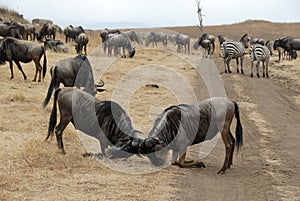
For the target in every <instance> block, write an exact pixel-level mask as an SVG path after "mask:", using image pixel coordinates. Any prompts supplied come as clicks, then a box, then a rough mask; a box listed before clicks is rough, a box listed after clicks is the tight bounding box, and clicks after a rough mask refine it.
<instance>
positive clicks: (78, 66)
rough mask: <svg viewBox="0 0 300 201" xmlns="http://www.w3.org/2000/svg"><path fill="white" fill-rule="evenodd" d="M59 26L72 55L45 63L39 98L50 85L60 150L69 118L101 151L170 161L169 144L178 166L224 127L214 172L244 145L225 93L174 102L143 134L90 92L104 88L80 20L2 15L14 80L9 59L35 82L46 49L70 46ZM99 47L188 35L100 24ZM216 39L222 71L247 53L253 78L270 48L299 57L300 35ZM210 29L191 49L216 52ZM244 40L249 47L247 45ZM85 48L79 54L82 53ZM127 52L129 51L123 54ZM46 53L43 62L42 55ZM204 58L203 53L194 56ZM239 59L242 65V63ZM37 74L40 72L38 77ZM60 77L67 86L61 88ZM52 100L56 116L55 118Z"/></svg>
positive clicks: (0, 46)
mask: <svg viewBox="0 0 300 201" xmlns="http://www.w3.org/2000/svg"><path fill="white" fill-rule="evenodd" d="M57 32H59V33H61V34H62V33H64V35H65V43H73V44H74V46H75V50H76V52H77V56H75V57H71V58H67V59H63V60H60V61H57V62H56V63H55V64H54V65H53V66H52V67H51V69H50V74H51V83H50V84H49V89H48V92H47V93H46V98H45V101H44V103H43V107H44V108H45V107H46V106H47V104H48V103H49V101H50V99H51V96H52V94H53V91H54V95H53V96H54V98H53V99H54V100H53V107H52V111H51V114H50V119H49V127H48V135H47V138H46V139H48V138H49V136H51V135H53V133H54V131H55V135H56V139H57V144H58V149H59V151H60V152H61V153H63V154H65V153H66V152H65V149H64V145H63V140H62V134H63V131H64V129H65V128H66V126H67V125H68V124H69V123H70V122H72V124H73V125H74V127H75V128H76V129H78V130H80V131H82V132H83V133H85V134H87V135H90V136H92V137H94V138H96V139H98V140H99V143H100V147H101V155H102V156H103V157H108V158H111V159H114V158H127V157H130V156H132V155H139V156H146V157H147V158H149V159H150V161H151V162H152V164H154V165H155V166H162V165H164V164H165V162H166V161H167V155H168V152H169V150H172V164H173V165H178V166H180V167H205V165H204V164H203V163H202V162H200V161H186V160H185V156H186V151H187V148H188V146H191V145H193V144H198V143H201V142H204V141H206V140H210V139H212V138H213V137H215V136H216V135H217V134H218V133H219V132H220V133H221V136H222V139H223V142H224V144H225V150H226V151H225V160H224V164H223V166H222V168H221V169H220V170H219V172H218V173H224V172H225V171H226V170H227V169H229V168H230V166H231V165H232V161H233V152H234V149H235V146H237V149H239V148H241V146H242V144H243V128H242V124H241V121H240V113H239V107H238V105H237V103H236V102H234V101H233V100H231V99H228V98H221V97H214V98H210V99H207V100H204V101H202V102H199V103H198V104H197V105H188V104H179V105H173V106H170V107H168V108H166V109H165V110H164V111H163V112H162V113H161V114H160V115H159V116H158V117H157V119H156V120H155V121H154V124H153V128H152V129H151V130H150V132H149V134H148V137H146V138H141V137H139V136H138V134H139V133H140V132H141V131H138V130H136V129H134V128H133V126H132V122H131V119H130V117H129V116H128V115H127V113H126V111H125V110H124V109H123V108H122V107H121V106H120V105H119V104H118V103H116V102H114V101H109V100H107V101H103V100H99V99H98V98H96V97H95V95H96V93H97V91H100V92H101V91H102V90H103V88H102V87H103V86H104V82H103V81H102V80H100V81H99V83H97V84H95V81H94V77H93V72H92V66H91V64H90V62H89V59H88V57H87V56H86V55H87V44H88V42H89V38H88V36H89V34H88V33H89V32H90V31H89V30H85V29H83V28H82V27H81V26H78V27H75V26H72V25H69V26H67V27H65V28H64V29H61V28H60V27H59V26H57V25H55V24H53V22H52V21H50V20H42V19H34V20H32V23H31V24H21V23H19V22H16V21H13V20H7V19H0V36H1V37H2V38H1V39H0V62H1V63H2V64H3V63H5V62H9V67H10V70H11V79H13V78H14V74H13V62H14V63H15V64H16V65H17V67H18V69H19V70H20V71H21V72H22V74H23V77H24V79H25V80H26V79H27V77H26V74H25V73H24V71H23V69H22V66H21V64H20V62H22V63H28V62H31V61H33V62H34V64H35V67H36V74H35V76H34V79H33V81H36V80H38V81H41V80H42V77H43V78H44V77H45V75H46V72H47V58H46V50H47V51H48V50H49V51H50V50H52V51H56V52H63V53H68V51H69V50H68V48H67V47H66V46H65V44H64V42H62V41H60V40H57V39H56V38H55V36H56V33H57ZM99 37H101V39H102V47H103V51H104V52H105V53H107V54H108V56H119V55H121V56H122V57H127V56H129V57H130V58H132V57H134V55H135V47H134V45H135V44H139V45H143V44H144V45H145V46H146V47H148V46H149V45H150V44H151V45H152V46H153V47H157V46H158V44H159V43H161V45H162V46H167V45H168V43H170V42H171V43H173V44H175V45H176V51H177V52H179V53H186V54H190V43H191V39H190V37H189V36H188V35H185V34H181V33H175V34H169V35H168V34H166V33H165V32H163V31H149V32H137V31H124V32H123V31H120V30H109V29H104V30H102V31H101V32H100V36H99ZM218 39H219V43H220V53H219V56H220V57H221V58H222V59H223V61H224V66H225V72H226V73H227V72H228V73H231V70H230V61H231V60H232V59H236V61H237V72H238V73H239V72H241V73H244V70H243V59H244V56H245V55H246V54H249V55H250V61H251V77H253V65H254V62H255V61H256V68H257V77H259V76H260V75H259V71H258V70H259V65H260V63H261V62H262V64H263V76H264V77H268V63H269V60H270V56H271V55H272V51H273V50H278V52H279V60H280V59H281V57H282V55H283V54H284V55H285V56H286V57H288V58H289V59H296V58H297V52H296V51H298V50H300V39H295V38H293V37H284V38H280V39H276V40H275V41H265V40H264V39H261V38H254V37H250V36H248V34H244V35H243V36H242V37H241V40H240V41H233V40H230V39H226V38H224V37H223V36H221V35H219V36H218ZM215 42H216V41H215V36H213V35H210V34H207V33H203V34H201V35H200V37H199V39H198V40H197V41H196V42H195V43H194V44H193V47H194V49H198V48H199V47H201V48H202V50H203V57H209V58H210V57H211V54H213V53H214V51H215V47H216V44H215ZM249 43H250V45H251V47H250V48H249V50H247V48H248V47H249ZM83 51H84V54H82V53H83ZM126 51H127V52H128V54H126ZM42 57H43V65H41V64H40V60H41V58H42ZM199 59H201V58H199ZM239 61H240V68H239ZM37 76H38V78H37ZM60 83H62V84H63V85H64V87H61V88H60ZM57 105H58V106H59V112H60V122H59V123H58V124H57ZM234 117H235V118H236V122H237V123H236V131H235V138H234V137H233V135H232V133H231V131H230V125H231V123H232V120H233V118H234Z"/></svg>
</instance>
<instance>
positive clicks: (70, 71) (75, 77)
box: [43, 54, 104, 108]
mask: <svg viewBox="0 0 300 201" xmlns="http://www.w3.org/2000/svg"><path fill="white" fill-rule="evenodd" d="M50 73H51V82H50V85H49V88H48V92H47V96H46V98H45V101H44V103H43V107H44V108H45V107H46V106H47V104H48V103H49V100H50V97H51V94H52V92H53V89H58V88H59V85H60V83H62V84H63V85H64V86H65V87H73V86H75V87H78V88H80V87H84V91H86V92H87V93H89V94H91V95H92V96H95V95H96V93H97V90H96V88H97V87H102V86H104V82H103V81H102V80H100V84H94V82H95V81H94V76H93V71H92V66H91V64H90V62H89V60H88V58H87V57H86V56H84V55H82V54H80V55H77V56H76V57H72V58H67V59H63V60H60V61H58V62H56V63H55V64H54V65H53V66H52V67H51V69H50Z"/></svg>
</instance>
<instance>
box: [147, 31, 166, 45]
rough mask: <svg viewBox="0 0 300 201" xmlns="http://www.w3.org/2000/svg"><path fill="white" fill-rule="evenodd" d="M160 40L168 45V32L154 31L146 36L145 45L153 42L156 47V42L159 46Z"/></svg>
mask: <svg viewBox="0 0 300 201" xmlns="http://www.w3.org/2000/svg"><path fill="white" fill-rule="evenodd" d="M159 42H161V43H162V44H163V46H164V47H165V46H167V45H168V36H167V34H165V33H164V32H161V31H152V32H150V34H149V35H148V36H147V38H146V41H145V46H146V47H148V46H149V44H150V43H152V47H154V44H155V46H156V47H157V43H159Z"/></svg>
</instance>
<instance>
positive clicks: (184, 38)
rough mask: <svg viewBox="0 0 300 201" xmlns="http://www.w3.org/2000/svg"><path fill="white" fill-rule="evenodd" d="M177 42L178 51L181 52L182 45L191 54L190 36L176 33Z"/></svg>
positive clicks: (185, 51)
mask: <svg viewBox="0 0 300 201" xmlns="http://www.w3.org/2000/svg"><path fill="white" fill-rule="evenodd" d="M175 44H176V45H177V52H181V48H182V46H183V47H184V53H188V54H190V37H189V36H188V35H185V34H176V36H175Z"/></svg>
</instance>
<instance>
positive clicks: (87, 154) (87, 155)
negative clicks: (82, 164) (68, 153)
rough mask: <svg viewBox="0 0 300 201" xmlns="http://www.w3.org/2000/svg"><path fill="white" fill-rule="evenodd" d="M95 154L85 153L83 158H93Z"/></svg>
mask: <svg viewBox="0 0 300 201" xmlns="http://www.w3.org/2000/svg"><path fill="white" fill-rule="evenodd" d="M92 155H93V154H92V153H89V152H85V153H84V154H82V156H83V157H91V156H92Z"/></svg>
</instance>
